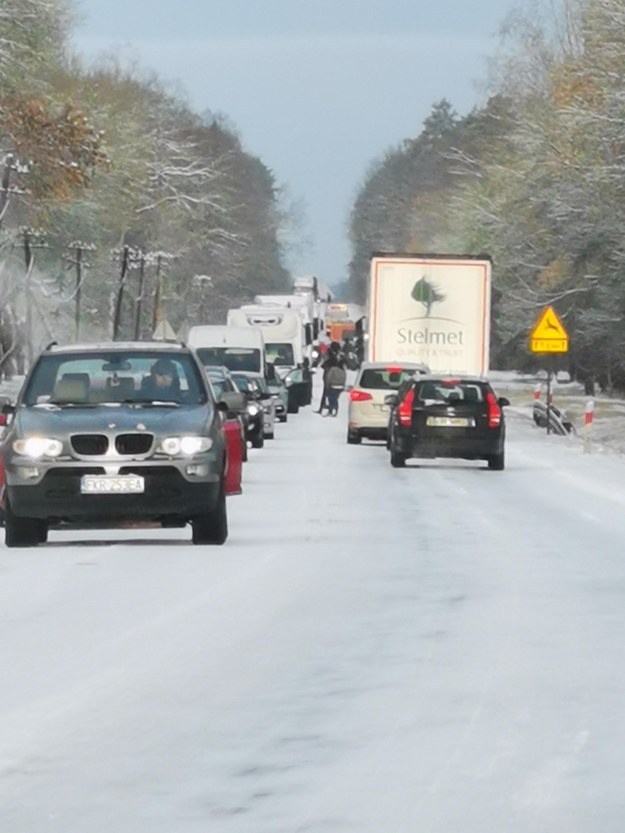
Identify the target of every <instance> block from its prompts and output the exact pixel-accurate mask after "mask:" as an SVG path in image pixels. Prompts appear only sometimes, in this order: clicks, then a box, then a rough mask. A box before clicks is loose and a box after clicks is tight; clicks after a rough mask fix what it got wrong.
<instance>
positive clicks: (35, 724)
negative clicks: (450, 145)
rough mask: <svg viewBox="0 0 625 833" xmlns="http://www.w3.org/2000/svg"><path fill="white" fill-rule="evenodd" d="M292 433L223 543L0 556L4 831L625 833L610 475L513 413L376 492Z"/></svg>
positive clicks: (347, 451)
mask: <svg viewBox="0 0 625 833" xmlns="http://www.w3.org/2000/svg"><path fill="white" fill-rule="evenodd" d="M344 411H345V403H343V414H342V415H340V417H339V419H336V420H332V419H321V418H319V417H318V416H315V415H313V414H311V413H310V412H309V411H307V412H304V413H302V414H300V415H299V416H298V417H297V418H294V419H292V420H290V421H289V423H288V424H287V425H279V426H277V427H276V437H277V438H276V440H275V441H274V442H270V443H267V445H266V447H265V449H264V450H262V451H253V452H251V454H250V458H251V459H250V462H249V463H248V464H247V465H246V467H245V472H244V489H245V493H244V495H243V496H242V497H240V498H234V499H231V500H230V501H229V511H230V527H231V537H230V539H229V541H228V543H227V545H226V546H225V547H221V548H219V547H217V548H203V547H193V546H192V545H191V544H190V540H189V539H190V531H189V530H184V531H183V530H174V531H172V530H150V531H127V532H114V533H112V532H100V533H93V534H88V535H87V537H88V538H89V540H88V542H87V543H86V544H84V543H81V539H83V538H84V537H85V533H67V534H61V533H51V536H50V542H49V543H48V544H47V545H46V546H43V547H41V548H39V549H35V550H7V549H5V548H4V547H3V546H0V625H1V627H0V658H1V662H2V676H1V678H0V679H1V684H0V831H1V833H44V831H45V833H416V832H417V831H418V833H517V831H518V833H576V831H579V833H623V830H625V790H624V784H625V667H624V661H623V660H624V657H625V464H624V463H623V461H622V460H620V459H617V458H609V457H605V458H604V457H599V456H588V455H583V454H582V453H581V451H580V449H579V447H578V445H576V444H575V443H573V442H572V441H570V440H569V439H568V438H554V437H551V438H546V437H545V435H544V433H543V432H539V431H538V430H536V429H534V427H533V426H532V425H531V423H530V422H529V421H528V420H523V419H521V418H520V416H518V415H517V416H516V417H515V415H514V413H512V414H509V417H510V418H509V426H508V427H509V432H508V437H509V443H508V468H507V470H506V471H505V472H501V473H499V472H490V471H487V470H486V469H484V468H482V464H473V463H458V464H455V463H450V462H436V463H428V464H425V465H423V466H421V467H415V466H414V465H410V464H409V466H408V467H407V468H406V469H405V470H394V469H392V468H391V467H390V465H389V464H388V459H387V452H386V450H385V449H384V448H383V447H382V446H380V445H377V446H376V445H367V444H363V445H362V446H360V447H359V446H347V445H346V444H345V422H344V420H345V414H344Z"/></svg>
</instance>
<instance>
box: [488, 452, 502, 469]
mask: <svg viewBox="0 0 625 833" xmlns="http://www.w3.org/2000/svg"><path fill="white" fill-rule="evenodd" d="M505 467H506V460H505V457H504V452H503V451H502V452H501V454H491V456H490V457H489V458H488V468H489V469H491V470H492V471H503V470H504V468H505Z"/></svg>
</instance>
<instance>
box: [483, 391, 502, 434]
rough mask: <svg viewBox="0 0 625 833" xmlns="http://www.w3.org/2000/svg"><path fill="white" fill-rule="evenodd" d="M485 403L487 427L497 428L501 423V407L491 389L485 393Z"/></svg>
mask: <svg viewBox="0 0 625 833" xmlns="http://www.w3.org/2000/svg"><path fill="white" fill-rule="evenodd" d="M486 404H487V405H488V427H489V428H499V426H500V425H501V408H500V407H499V404H498V402H497V400H496V399H495V394H494V393H493V392H492V391H489V392H488V393H487V394H486Z"/></svg>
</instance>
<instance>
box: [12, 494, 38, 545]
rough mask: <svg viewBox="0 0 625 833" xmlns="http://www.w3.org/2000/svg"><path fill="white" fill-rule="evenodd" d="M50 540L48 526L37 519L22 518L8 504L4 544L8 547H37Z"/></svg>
mask: <svg viewBox="0 0 625 833" xmlns="http://www.w3.org/2000/svg"><path fill="white" fill-rule="evenodd" d="M47 539H48V524H47V523H46V522H45V521H39V520H36V519H35V518H20V517H19V516H18V515H14V514H13V512H12V511H11V507H10V506H9V504H8V503H7V504H6V509H5V515H4V543H5V544H6V546H7V547H36V546H37V544H43V543H44V542H45V541H47Z"/></svg>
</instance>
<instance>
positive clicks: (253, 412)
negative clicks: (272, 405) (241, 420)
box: [247, 405, 260, 416]
mask: <svg viewBox="0 0 625 833" xmlns="http://www.w3.org/2000/svg"><path fill="white" fill-rule="evenodd" d="M247 412H248V414H250V416H256V414H259V413H260V408H259V407H258V405H248V406H247Z"/></svg>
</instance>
